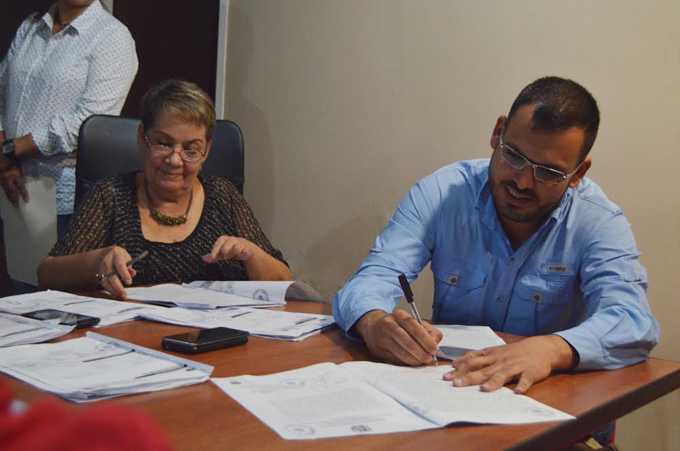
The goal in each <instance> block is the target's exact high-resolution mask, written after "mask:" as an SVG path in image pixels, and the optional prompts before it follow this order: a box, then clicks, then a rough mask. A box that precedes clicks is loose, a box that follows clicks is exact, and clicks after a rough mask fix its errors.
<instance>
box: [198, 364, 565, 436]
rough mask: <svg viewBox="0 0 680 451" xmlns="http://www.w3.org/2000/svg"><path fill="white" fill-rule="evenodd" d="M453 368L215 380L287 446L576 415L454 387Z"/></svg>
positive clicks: (316, 369) (509, 395)
mask: <svg viewBox="0 0 680 451" xmlns="http://www.w3.org/2000/svg"><path fill="white" fill-rule="evenodd" d="M450 369H451V368H450V367H448V366H426V367H420V368H410V367H399V366H393V365H387V364H382V363H373V362H346V363H342V364H340V365H336V364H334V363H320V364H317V365H312V366H309V367H306V368H301V369H298V370H293V371H286V372H283V373H277V374H272V375H268V376H249V375H244V376H236V377H228V378H212V379H211V380H212V381H213V383H215V384H216V385H217V386H218V387H220V388H221V389H222V390H224V392H226V393H227V394H228V395H230V396H231V397H233V398H234V399H235V400H236V401H238V402H239V403H240V404H241V405H243V407H245V408H246V409H248V410H249V411H250V412H251V413H252V414H253V415H255V416H256V417H257V418H259V419H260V420H261V421H263V422H264V423H265V424H267V425H268V426H269V427H271V428H272V429H274V431H276V433H277V434H279V435H280V436H281V437H282V438H284V439H287V440H305V439H317V438H328V437H344V436H353V435H370V434H383V433H389V432H405V431H414V430H423V429H433V428H439V427H445V426H447V425H449V424H451V423H456V422H471V423H491V424H522V423H537V422H544V421H557V420H568V419H573V418H574V417H572V416H571V415H568V414H566V413H563V412H560V411H559V410H556V409H553V408H552V407H549V406H546V405H544V404H542V403H540V402H538V401H535V400H533V399H531V398H529V397H528V396H525V395H518V394H515V393H514V392H513V391H512V390H510V389H508V388H506V387H503V388H501V389H500V390H497V391H494V392H490V393H485V392H482V391H480V389H479V387H478V386H472V387H462V388H457V387H454V386H453V385H452V384H451V382H447V381H444V380H443V379H442V375H443V374H444V373H445V372H447V371H449V370H450Z"/></svg>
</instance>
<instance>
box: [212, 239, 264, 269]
mask: <svg viewBox="0 0 680 451" xmlns="http://www.w3.org/2000/svg"><path fill="white" fill-rule="evenodd" d="M258 252H264V251H263V250H262V249H260V248H259V247H258V246H257V245H256V244H255V243H253V242H252V241H248V240H246V239H245V238H239V237H235V236H228V235H222V236H221V237H219V238H218V239H217V241H215V244H213V248H212V252H210V253H209V254H205V255H204V256H203V261H204V262H206V263H216V262H218V261H220V260H229V259H230V258H235V259H237V260H239V261H242V262H244V263H245V262H248V261H250V259H251V258H253V255H255V254H257V253H258Z"/></svg>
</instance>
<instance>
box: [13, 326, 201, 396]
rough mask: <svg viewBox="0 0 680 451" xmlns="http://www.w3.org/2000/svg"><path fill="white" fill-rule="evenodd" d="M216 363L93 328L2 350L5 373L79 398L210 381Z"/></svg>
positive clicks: (115, 394)
mask: <svg viewBox="0 0 680 451" xmlns="http://www.w3.org/2000/svg"><path fill="white" fill-rule="evenodd" d="M212 370H213V367H212V366H209V365H204V364H202V363H198V362H194V361H191V360H187V359H182V358H179V357H175V356H172V355H169V354H165V353H162V352H158V351H154V350H152V349H148V348H144V347H142V346H137V345H134V344H131V343H127V342H124V341H121V340H116V339H114V338H110V337H106V336H104V335H99V334H95V333H92V332H88V333H87V335H86V336H85V337H82V338H74V339H72V340H66V341H62V342H59V343H48V344H33V345H23V346H15V347H11V348H3V349H0V372H3V373H5V374H8V375H10V376H13V377H15V378H17V379H19V380H22V381H24V382H26V383H28V384H31V385H34V386H35V387H37V388H39V389H42V390H46V391H49V392H51V393H54V394H56V395H59V396H62V397H64V398H66V399H68V400H71V401H75V402H85V401H95V400H98V399H104V398H110V397H113V396H122V395H129V394H133V393H142V392H150V391H158V390H165V389H169V388H175V387H183V386H185V385H192V384H197V383H200V382H204V381H206V380H207V379H208V377H209V376H210V374H211V373H212Z"/></svg>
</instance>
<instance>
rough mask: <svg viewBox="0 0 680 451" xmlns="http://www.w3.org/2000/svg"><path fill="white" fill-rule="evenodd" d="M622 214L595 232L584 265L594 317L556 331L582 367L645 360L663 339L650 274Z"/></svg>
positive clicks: (615, 365) (584, 280)
mask: <svg viewBox="0 0 680 451" xmlns="http://www.w3.org/2000/svg"><path fill="white" fill-rule="evenodd" d="M639 256H640V254H639V252H638V251H637V248H636V246H635V238H634V237H633V232H632V230H631V227H630V223H629V222H628V221H627V220H626V218H625V217H624V215H623V214H622V213H620V212H619V213H617V214H615V215H613V216H612V217H610V218H609V219H607V220H606V221H605V222H603V223H601V224H600V225H598V226H597V227H596V228H595V230H593V231H592V232H591V233H590V240H589V242H588V243H587V244H586V248H585V254H584V259H583V262H582V265H581V270H580V277H581V291H582V292H583V297H584V299H585V301H586V306H587V312H588V318H587V319H586V320H585V321H584V322H582V323H581V324H579V325H578V326H576V327H574V328H571V329H567V330H564V331H562V332H558V333H556V335H559V336H560V337H562V338H564V339H565V340H567V342H569V343H570V344H571V345H572V346H573V347H574V349H576V351H577V352H578V354H579V359H580V360H579V363H578V365H577V367H576V369H577V370H596V369H616V368H622V367H624V366H628V365H632V364H634V363H637V362H640V361H643V360H644V359H646V358H647V356H648V355H649V352H650V351H651V350H652V348H653V347H654V346H655V345H656V343H657V341H658V340H659V323H658V322H657V320H656V319H655V318H654V316H653V315H652V313H651V310H650V308H649V303H648V302H647V273H646V271H645V269H644V267H643V266H642V265H641V264H640V261H639Z"/></svg>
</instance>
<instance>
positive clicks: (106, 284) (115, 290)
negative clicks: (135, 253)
mask: <svg viewBox="0 0 680 451" xmlns="http://www.w3.org/2000/svg"><path fill="white" fill-rule="evenodd" d="M130 260H132V257H130V254H129V253H128V251H126V250H125V249H123V248H122V247H120V246H111V247H109V248H107V249H106V250H105V251H104V253H103V254H102V257H101V259H100V260H99V267H98V270H97V273H98V274H104V275H106V274H109V273H111V272H112V271H114V270H115V271H116V272H117V274H113V275H112V276H111V277H105V278H103V279H101V286H102V288H104V289H105V290H106V291H108V292H109V293H111V294H112V295H113V296H115V297H117V298H119V299H122V300H124V301H125V300H127V293H126V292H125V287H124V286H123V283H125V285H131V284H132V278H133V277H135V276H136V275H137V271H135V270H134V268H133V267H132V266H127V262H129V261H130Z"/></svg>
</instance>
